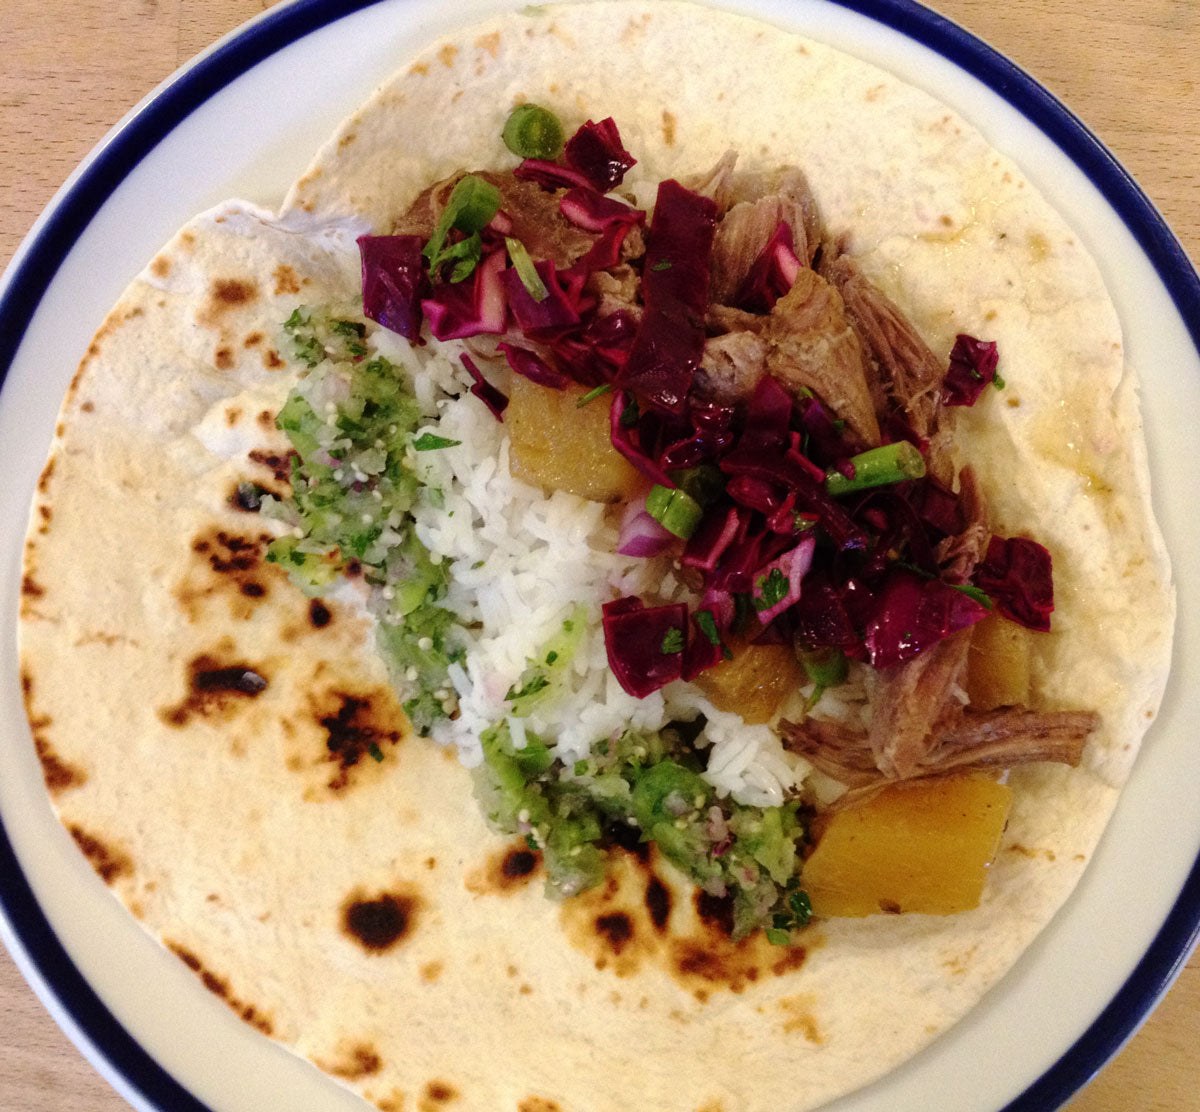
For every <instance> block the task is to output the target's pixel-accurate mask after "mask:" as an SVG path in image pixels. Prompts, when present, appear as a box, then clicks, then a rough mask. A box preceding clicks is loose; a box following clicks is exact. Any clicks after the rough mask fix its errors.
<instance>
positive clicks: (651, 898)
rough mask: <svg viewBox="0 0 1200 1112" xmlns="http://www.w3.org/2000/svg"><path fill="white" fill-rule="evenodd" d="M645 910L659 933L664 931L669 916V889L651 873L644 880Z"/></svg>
mask: <svg viewBox="0 0 1200 1112" xmlns="http://www.w3.org/2000/svg"><path fill="white" fill-rule="evenodd" d="M646 910H647V911H648V912H649V913H650V922H652V923H653V924H654V928H655V930H657V931H658V932H659V933H660V934H661V933H662V932H663V931H665V930H666V929H667V920H668V919H670V917H671V890H670V889H669V888H668V887H667V886H666V885H665V884H663V882H662V881H661V880H659V879H658V877H657V876H655V875H654V874H653V873H651V874H650V879H649V880H648V881H647V882H646Z"/></svg>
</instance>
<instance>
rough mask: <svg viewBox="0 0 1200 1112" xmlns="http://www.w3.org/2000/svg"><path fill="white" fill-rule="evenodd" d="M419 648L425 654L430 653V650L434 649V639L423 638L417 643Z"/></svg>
mask: <svg viewBox="0 0 1200 1112" xmlns="http://www.w3.org/2000/svg"><path fill="white" fill-rule="evenodd" d="M417 648H418V649H420V650H421V652H423V653H427V652H429V650H430V649H432V648H433V638H432V637H422V638H421V639H420V640H419V641H418V642H417Z"/></svg>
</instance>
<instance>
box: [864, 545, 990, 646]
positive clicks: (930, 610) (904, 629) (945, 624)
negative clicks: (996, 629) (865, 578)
mask: <svg viewBox="0 0 1200 1112" xmlns="http://www.w3.org/2000/svg"><path fill="white" fill-rule="evenodd" d="M874 594H875V603H874V613H873V615H872V617H871V619H870V621H869V622H868V623H867V627H866V633H865V636H864V637H863V644H864V646H865V647H866V651H867V659H868V660H869V661H870V662H871V664H872V665H873V666H874V667H875V668H887V667H890V666H891V665H893V664H899V663H901V662H902V661H905V660H910V659H912V657H914V656H916V655H917V654H918V653H920V652H924V651H925V650H926V649H929V648H932V647H933V646H934V645H936V644H937V643H938V642H939V641H941V640H942V639H943V638H944V637H948V636H950V634H951V633H954V632H955V631H956V630H960V629H965V628H966V627H967V626H969V625H973V624H974V623H975V622H978V621H980V620H981V619H982V618H985V617H986V616H987V613H988V609H987V607H986V606H984V605H983V603H981V602H977V601H976V600H975V599H973V598H971V597H970V595H967V594H964V593H963V592H962V591H957V590H955V589H954V588H953V587H951V586H950V585H949V584H947V583H943V582H942V581H941V580H939V579H924V578H922V577H921V576H919V575H916V574H915V573H914V572H911V571H907V570H906V569H904V568H893V569H892V570H891V571H890V572H889V573H888V574H887V575H886V577H885V578H884V580H883V585H882V587H881V588H876V589H875V591H874Z"/></svg>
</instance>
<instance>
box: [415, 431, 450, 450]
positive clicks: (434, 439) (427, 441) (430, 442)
mask: <svg viewBox="0 0 1200 1112" xmlns="http://www.w3.org/2000/svg"><path fill="white" fill-rule="evenodd" d="M461 443H462V441H461V440H448V439H447V438H446V437H444V436H436V435H434V434H433V433H431V432H423V433H421V435H420V436H418V437H417V439H416V440H414V441H413V442H412V446H413V447H414V448H415V449H416V450H417V451H418V452H433V451H436V450H437V449H438V448H457V447H458V445H460V444H461Z"/></svg>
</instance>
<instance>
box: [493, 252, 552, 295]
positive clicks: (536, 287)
mask: <svg viewBox="0 0 1200 1112" xmlns="http://www.w3.org/2000/svg"><path fill="white" fill-rule="evenodd" d="M504 245H505V247H507V248H508V257H509V258H510V259H512V264H513V269H514V270H516V272H517V277H518V278H520V279H521V285H522V286H524V287H525V289H526V290H527V291H528V293H529V296H530V297H532V298H533V300H534V301H545V300H546V298H547V297H548V296H549V295H550V291H549V290H548V289H546V283H545V282H543V281H542V276H541V275H540V274H538V272H537V267H535V266H534V265H533V260H532V259H531V258H530V257H529V252H528V251H526V250H525V244H523V243H522V242H521V241H520V240H519V239H513V237H512V236H505V237H504Z"/></svg>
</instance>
